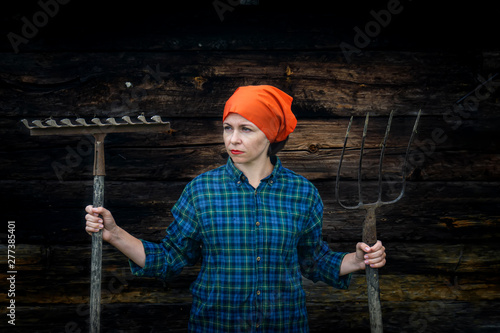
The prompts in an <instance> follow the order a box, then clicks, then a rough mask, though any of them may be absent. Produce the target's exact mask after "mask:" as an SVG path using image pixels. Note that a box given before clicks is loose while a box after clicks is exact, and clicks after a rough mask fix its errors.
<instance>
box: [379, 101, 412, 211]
mask: <svg viewBox="0 0 500 333" xmlns="http://www.w3.org/2000/svg"><path fill="white" fill-rule="evenodd" d="M421 113H422V110H419V111H418V113H417V118H416V119H415V123H414V124H413V130H412V132H411V135H410V140H409V141H408V146H407V147H406V153H405V159H404V161H403V167H402V172H401V173H402V181H401V192H400V193H399V195H398V197H397V198H396V199H394V200H391V201H384V202H381V204H383V205H390V204H393V203H395V202H398V201H399V200H400V199H401V198H402V197H403V195H404V193H405V189H406V165H407V163H408V156H409V155H410V149H411V145H412V143H413V139H414V137H415V134H416V133H417V128H418V123H419V121H420V114H421Z"/></svg>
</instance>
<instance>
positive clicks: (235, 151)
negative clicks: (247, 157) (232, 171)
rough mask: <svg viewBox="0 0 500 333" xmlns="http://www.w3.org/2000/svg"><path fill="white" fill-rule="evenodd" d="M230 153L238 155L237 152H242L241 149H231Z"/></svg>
mask: <svg viewBox="0 0 500 333" xmlns="http://www.w3.org/2000/svg"><path fill="white" fill-rule="evenodd" d="M231 154H233V155H239V154H243V152H242V151H241V150H231Z"/></svg>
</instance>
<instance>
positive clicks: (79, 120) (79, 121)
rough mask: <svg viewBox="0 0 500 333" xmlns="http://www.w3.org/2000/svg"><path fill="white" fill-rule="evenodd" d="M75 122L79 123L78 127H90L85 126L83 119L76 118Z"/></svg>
mask: <svg viewBox="0 0 500 333" xmlns="http://www.w3.org/2000/svg"><path fill="white" fill-rule="evenodd" d="M76 122H77V123H79V124H80V125H83V126H90V125H89V124H87V122H86V121H85V119H83V118H77V119H76Z"/></svg>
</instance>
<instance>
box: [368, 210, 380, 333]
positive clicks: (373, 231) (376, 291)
mask: <svg viewBox="0 0 500 333" xmlns="http://www.w3.org/2000/svg"><path fill="white" fill-rule="evenodd" d="M375 209H376V207H375V206H371V207H368V208H367V211H366V216H365V221H364V223H363V242H364V243H366V244H368V245H370V246H373V245H374V244H375V243H376V242H377V221H376V220H377V219H376V216H375ZM378 279H379V275H378V269H377V268H371V267H370V266H369V265H366V284H367V287H368V309H369V311H370V326H371V333H382V332H383V327H382V309H381V306H380V287H379V281H378Z"/></svg>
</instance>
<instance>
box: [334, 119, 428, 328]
mask: <svg viewBox="0 0 500 333" xmlns="http://www.w3.org/2000/svg"><path fill="white" fill-rule="evenodd" d="M420 113H421V111H418V114H417V118H416V120H415V124H414V125H413V131H412V133H411V136H410V140H409V141H408V146H407V148H406V154H405V159H404V162H403V166H402V172H401V173H402V180H401V191H400V193H399V195H398V196H397V197H396V198H395V199H394V200H390V201H383V200H382V163H383V159H384V154H385V147H386V144H387V138H388V137H389V132H390V129H391V123H392V117H393V114H394V112H393V111H391V114H390V115H389V120H388V122H387V127H386V130H385V135H384V140H383V142H382V148H381V151H380V159H379V165H378V198H377V201H375V202H371V203H365V202H364V201H363V193H362V188H361V184H362V177H361V176H362V175H361V167H362V162H363V150H364V146H365V139H366V133H367V130H368V119H369V114H368V113H367V114H366V118H365V125H364V128H363V137H362V139H361V147H360V152H359V163H358V198H359V202H358V203H357V204H356V205H353V206H349V205H345V204H344V203H342V201H341V200H340V196H339V188H340V170H341V168H342V161H343V159H344V153H345V149H346V145H347V139H348V137H349V132H350V131H351V125H352V120H353V117H351V119H350V121H349V124H348V126H347V131H346V134H345V139H344V146H343V147H342V153H341V155H340V161H339V167H338V169H337V179H336V181H335V197H336V199H337V202H338V203H339V205H340V206H341V207H342V208H344V209H365V210H366V215H365V220H364V222H363V242H364V243H366V244H368V245H369V246H373V245H374V244H375V243H376V242H377V228H376V214H375V211H376V209H377V208H379V207H380V206H383V205H389V204H393V203H396V202H397V201H399V200H400V199H401V198H402V197H403V195H404V191H405V187H406V165H407V161H408V155H409V153H410V148H411V144H412V142H413V138H414V136H415V134H416V133H417V127H418V122H419V119H420ZM366 282H367V288H368V308H369V312H370V326H371V332H372V333H381V332H383V326H382V310H381V307H380V288H379V276H378V269H377V268H372V267H370V266H369V265H367V266H366Z"/></svg>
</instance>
